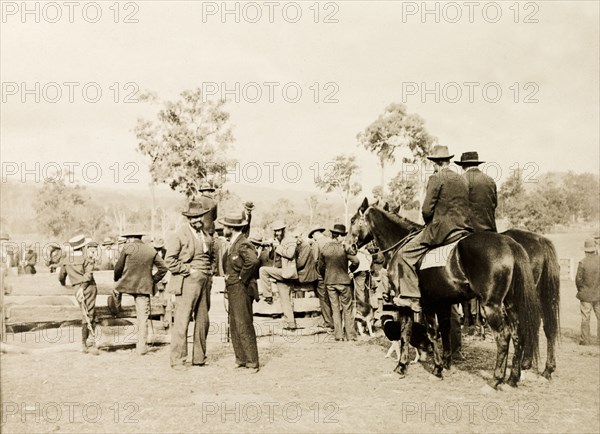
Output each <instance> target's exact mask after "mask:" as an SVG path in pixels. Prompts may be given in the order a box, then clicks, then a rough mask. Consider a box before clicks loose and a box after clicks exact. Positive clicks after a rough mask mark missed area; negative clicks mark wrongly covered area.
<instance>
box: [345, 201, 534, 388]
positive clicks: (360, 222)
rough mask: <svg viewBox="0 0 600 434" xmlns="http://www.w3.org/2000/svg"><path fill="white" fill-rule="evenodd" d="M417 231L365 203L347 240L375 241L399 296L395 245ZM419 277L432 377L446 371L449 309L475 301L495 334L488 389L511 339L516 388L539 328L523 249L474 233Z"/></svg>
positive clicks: (404, 360) (404, 361)
mask: <svg viewBox="0 0 600 434" xmlns="http://www.w3.org/2000/svg"><path fill="white" fill-rule="evenodd" d="M420 228H421V226H420V225H417V224H415V223H413V222H411V221H410V220H407V219H404V218H402V217H399V216H397V215H394V214H391V213H388V212H386V211H384V210H382V209H381V208H378V207H376V206H371V207H369V206H368V202H367V201H366V199H365V201H364V202H363V205H362V206H361V208H359V210H358V212H357V214H356V215H355V216H354V217H353V218H352V220H351V230H350V236H351V237H352V238H353V241H354V242H356V243H357V244H358V245H359V246H360V245H364V244H365V243H366V242H368V241H369V240H370V237H371V236H372V238H374V240H375V242H376V243H377V245H378V246H379V248H380V249H381V250H382V251H384V252H386V256H387V262H388V275H389V281H390V286H391V287H393V288H395V289H396V292H397V293H399V291H397V288H398V284H399V282H398V274H399V269H398V262H397V261H398V260H399V259H398V257H397V255H396V253H397V250H398V246H399V245H400V243H401V241H402V240H403V239H404V238H405V237H406V236H407V235H409V234H410V233H411V232H414V231H416V230H419V229H420ZM418 275H419V286H420V289H421V306H422V308H423V318H424V320H425V324H426V327H427V334H428V337H429V339H430V340H431V342H432V343H433V349H434V354H433V362H434V368H433V374H434V375H435V376H437V377H440V378H441V377H442V371H443V368H449V367H450V363H451V352H450V345H449V344H450V333H449V332H450V309H451V306H452V305H453V304H456V303H461V302H463V301H466V300H469V299H471V298H474V297H477V298H478V299H479V300H480V302H481V303H482V306H483V308H484V311H485V313H486V316H487V320H488V324H489V325H490V327H491V328H492V330H493V331H494V332H495V335H496V344H497V358H496V366H495V369H494V378H493V380H492V382H491V383H490V385H491V386H492V387H494V388H496V387H497V386H498V385H499V384H500V383H503V382H504V379H505V375H506V367H507V362H508V350H509V344H510V340H511V338H512V340H513V343H514V347H515V350H514V356H513V363H512V369H511V373H510V377H509V379H508V384H509V385H511V386H513V387H516V385H517V383H518V381H519V379H520V377H521V363H522V361H523V356H524V351H525V348H532V349H534V351H531V356H532V358H535V357H536V356H537V348H538V334H539V333H538V331H539V326H540V323H541V318H540V305H539V300H538V297H537V294H536V291H535V283H534V278H533V272H532V270H531V266H530V262H529V258H528V255H527V252H526V251H525V250H524V249H523V247H521V246H520V245H519V244H518V243H517V242H516V241H514V240H513V239H512V238H509V237H507V236H504V235H499V234H496V233H492V232H479V233H474V234H471V235H469V236H467V237H466V238H463V239H462V240H460V241H459V243H458V244H457V247H456V248H455V249H454V250H453V252H452V254H451V255H450V257H449V260H448V265H447V266H445V267H435V268H428V269H425V270H421V271H419V273H418ZM436 317H437V321H436ZM438 324H439V325H438ZM410 329H411V327H410V324H407V327H405V330H403V332H402V335H403V336H402V338H401V342H400V344H401V345H400V347H401V348H400V349H401V354H400V360H399V362H398V366H397V367H396V369H395V371H396V372H398V373H399V374H400V375H401V376H404V375H405V374H406V369H407V366H408V345H407V343H408V342H410Z"/></svg>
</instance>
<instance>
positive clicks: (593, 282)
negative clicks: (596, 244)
mask: <svg viewBox="0 0 600 434" xmlns="http://www.w3.org/2000/svg"><path fill="white" fill-rule="evenodd" d="M575 284H576V285H577V298H578V299H579V300H581V301H586V302H588V303H593V302H596V301H600V262H599V256H598V255H597V254H596V255H586V257H585V258H583V259H582V260H581V261H580V262H579V266H578V268H577V277H576V278H575Z"/></svg>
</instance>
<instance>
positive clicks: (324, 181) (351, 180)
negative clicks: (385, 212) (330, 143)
mask: <svg viewBox="0 0 600 434" xmlns="http://www.w3.org/2000/svg"><path fill="white" fill-rule="evenodd" d="M324 168H325V169H326V171H327V173H325V174H324V175H323V176H320V175H319V176H318V177H317V178H316V179H315V184H316V186H317V187H318V188H320V189H321V190H323V191H325V193H332V192H336V193H338V194H339V196H340V197H341V199H342V201H343V202H344V219H345V220H344V221H345V224H346V226H347V225H348V212H349V209H348V207H349V205H350V201H351V200H352V199H353V198H355V197H356V196H357V195H358V194H359V193H360V192H361V191H362V186H361V185H360V184H359V183H358V182H357V181H356V177H357V175H358V173H359V172H360V168H359V166H358V164H357V163H356V156H354V155H343V154H342V155H337V156H335V157H334V158H333V161H331V162H329V163H327V164H326V165H325V167H324Z"/></svg>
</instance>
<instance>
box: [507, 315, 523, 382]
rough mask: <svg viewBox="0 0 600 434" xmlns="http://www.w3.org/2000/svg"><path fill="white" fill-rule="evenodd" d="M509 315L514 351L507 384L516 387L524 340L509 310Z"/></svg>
mask: <svg viewBox="0 0 600 434" xmlns="http://www.w3.org/2000/svg"><path fill="white" fill-rule="evenodd" d="M508 315H509V317H510V323H511V325H512V327H511V329H512V339H513V346H514V348H515V353H514V355H513V362H512V368H511V370H510V377H509V378H508V385H509V386H511V387H517V383H518V382H519V380H520V379H521V364H522V362H523V352H524V350H525V342H524V341H523V339H522V338H521V336H520V333H519V332H518V331H517V330H518V328H519V324H518V320H517V318H516V315H515V314H512V313H511V312H510V311H509V313H508Z"/></svg>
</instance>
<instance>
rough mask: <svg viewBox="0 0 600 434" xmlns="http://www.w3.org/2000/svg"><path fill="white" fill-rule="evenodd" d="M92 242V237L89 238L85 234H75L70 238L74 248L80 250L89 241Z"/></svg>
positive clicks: (70, 243)
mask: <svg viewBox="0 0 600 434" xmlns="http://www.w3.org/2000/svg"><path fill="white" fill-rule="evenodd" d="M91 242H92V239H91V238H87V237H85V236H84V235H75V236H74V237H73V238H71V239H70V240H69V245H70V246H71V248H72V249H73V250H79V249H81V248H83V247H85V246H87V245H88V244H89V243H91Z"/></svg>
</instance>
